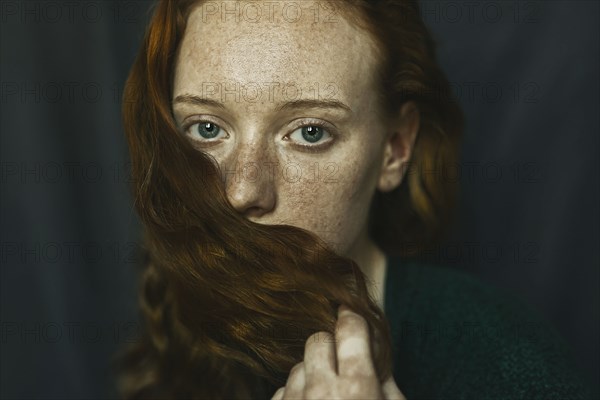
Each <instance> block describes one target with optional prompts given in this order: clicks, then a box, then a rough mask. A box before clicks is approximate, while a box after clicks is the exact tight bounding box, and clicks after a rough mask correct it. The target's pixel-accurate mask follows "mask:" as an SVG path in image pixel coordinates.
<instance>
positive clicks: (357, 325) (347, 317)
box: [271, 305, 406, 400]
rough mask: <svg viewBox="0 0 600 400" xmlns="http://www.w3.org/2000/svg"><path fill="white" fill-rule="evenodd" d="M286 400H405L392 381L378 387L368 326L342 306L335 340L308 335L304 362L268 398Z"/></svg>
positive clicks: (391, 379)
mask: <svg viewBox="0 0 600 400" xmlns="http://www.w3.org/2000/svg"><path fill="white" fill-rule="evenodd" d="M336 360H337V366H338V367H337V371H336ZM288 399H360V400H365V399H374V400H406V398H405V397H404V395H403V394H402V392H400V389H398V386H396V382H395V381H394V378H393V377H390V378H389V379H388V380H387V381H385V382H384V383H383V385H382V384H380V383H379V380H378V378H377V374H376V373H375V367H374V365H373V359H372V356H371V348H370V341H369V329H368V325H367V322H366V321H365V319H364V318H363V317H361V316H360V315H358V314H356V313H354V312H352V311H351V310H350V309H349V308H348V307H346V306H343V305H342V306H340V308H339V310H338V321H337V324H336V330H335V340H334V338H333V336H332V335H331V334H330V333H328V332H317V333H315V334H313V335H311V336H310V337H309V338H308V340H307V341H306V345H305V348H304V361H302V362H300V363H298V364H296V365H295V366H294V367H293V368H292V370H291V371H290V375H289V376H288V380H287V382H286V384H285V386H284V387H281V388H279V389H278V390H277V392H275V394H274V395H273V397H272V398H271V400H288Z"/></svg>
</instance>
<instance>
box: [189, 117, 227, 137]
mask: <svg viewBox="0 0 600 400" xmlns="http://www.w3.org/2000/svg"><path fill="white" fill-rule="evenodd" d="M188 130H189V132H190V135H192V136H194V137H195V136H197V135H199V136H200V137H201V138H203V139H214V138H215V137H217V135H218V134H219V133H220V132H221V127H219V125H217V124H213V123H212V122H208V121H207V122H199V123H196V124H193V125H191V126H190V127H189V128H188Z"/></svg>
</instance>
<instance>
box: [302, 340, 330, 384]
mask: <svg viewBox="0 0 600 400" xmlns="http://www.w3.org/2000/svg"><path fill="white" fill-rule="evenodd" d="M304 371H305V374H306V376H305V378H306V381H307V382H313V383H315V382H318V381H319V380H322V379H327V378H329V377H331V376H335V375H336V373H337V372H336V366H335V341H334V337H333V335H332V334H331V333H329V332H317V333H315V334H313V335H311V336H310V337H309V338H308V340H307V341H306V345H305V347H304Z"/></svg>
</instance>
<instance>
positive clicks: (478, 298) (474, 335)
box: [384, 257, 593, 400]
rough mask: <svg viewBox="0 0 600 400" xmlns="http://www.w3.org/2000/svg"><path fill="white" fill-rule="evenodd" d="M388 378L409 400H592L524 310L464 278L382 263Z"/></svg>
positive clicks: (569, 358) (546, 330) (544, 327)
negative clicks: (391, 374)
mask: <svg viewBox="0 0 600 400" xmlns="http://www.w3.org/2000/svg"><path fill="white" fill-rule="evenodd" d="M387 262H388V264H387V266H388V267H387V272H386V280H385V293H384V296H385V303H384V309H385V314H386V316H387V318H388V320H389V322H390V328H391V332H392V339H393V343H392V347H393V360H394V366H393V367H394V378H395V380H396V383H397V384H398V387H399V388H400V390H401V391H402V393H403V394H404V395H405V396H406V398H407V399H408V400H417V399H503V400H505V399H544V400H549V399H585V400H589V399H592V398H593V397H592V396H593V395H592V391H591V389H590V388H589V387H588V386H587V383H585V382H584V380H583V379H582V378H581V375H580V373H579V371H578V370H577V368H576V367H575V365H574V362H573V355H572V353H571V351H570V347H569V346H568V345H567V343H566V342H565V341H564V339H563V338H562V337H561V336H560V335H559V334H558V332H557V331H556V330H555V329H554V328H553V327H552V325H551V324H550V323H549V322H548V321H547V320H545V319H544V318H543V317H542V316H541V315H540V314H539V313H538V312H537V311H536V310H534V309H533V308H532V307H531V306H528V305H526V304H525V303H524V302H522V301H520V300H519V299H518V298H517V297H515V296H514V295H512V294H509V293H508V292H505V291H503V290H501V289H499V288H495V287H492V286H491V285H488V284H486V283H484V282H482V281H480V280H478V279H477V278H475V277H474V276H471V275H469V274H468V273H466V272H462V271H458V270H456V269H451V268H448V267H442V266H437V265H427V264H422V263H417V262H410V261H405V260H400V259H399V258H397V257H388V258H387Z"/></svg>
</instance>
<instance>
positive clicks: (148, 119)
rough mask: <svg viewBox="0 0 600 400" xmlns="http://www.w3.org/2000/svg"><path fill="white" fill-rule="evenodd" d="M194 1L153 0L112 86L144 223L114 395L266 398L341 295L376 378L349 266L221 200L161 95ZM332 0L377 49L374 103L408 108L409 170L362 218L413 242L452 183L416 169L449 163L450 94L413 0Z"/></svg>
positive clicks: (368, 305)
mask: <svg viewBox="0 0 600 400" xmlns="http://www.w3.org/2000/svg"><path fill="white" fill-rule="evenodd" d="M196 3H197V1H184V0H180V1H177V0H163V1H160V2H159V3H158V5H157V7H156V9H155V11H154V15H153V17H152V20H151V22H150V25H149V27H148V30H147V33H146V36H145V39H144V41H143V44H142V46H141V49H140V51H139V54H138V56H137V58H136V60H135V63H134V65H133V67H132V69H131V72H130V75H129V78H128V80H127V83H126V87H125V92H124V98H123V120H124V127H125V133H126V136H127V140H128V144H129V150H130V156H131V162H132V178H133V179H132V181H133V193H134V199H135V207H136V210H137V212H138V214H139V216H140V218H141V220H142V222H143V225H144V228H145V237H144V243H145V248H146V259H145V262H144V270H143V273H142V276H141V287H140V289H141V290H140V307H141V310H142V313H143V316H144V319H145V322H146V329H145V334H144V336H143V338H142V339H141V340H140V341H139V342H138V343H136V344H135V345H134V346H132V347H131V348H128V349H127V350H126V352H125V353H124V354H123V356H122V357H121V364H120V365H121V376H120V378H121V380H120V388H121V391H122V394H123V396H124V397H125V398H128V399H134V398H146V397H167V398H182V397H186V398H190V397H191V398H225V397H228V398H247V397H269V396H271V395H272V394H273V393H274V390H275V389H276V388H277V387H279V386H283V385H284V384H285V379H286V377H287V374H288V373H289V370H290V369H291V367H292V366H293V365H295V364H296V363H298V362H300V361H301V360H302V358H303V351H304V345H305V341H306V339H307V338H308V337H309V336H310V335H311V334H312V333H314V332H317V331H328V332H331V333H333V332H334V328H335V323H336V312H337V307H338V306H339V305H340V304H346V305H347V306H348V307H350V308H351V309H353V310H354V311H355V312H357V313H359V314H360V315H362V316H363V317H364V318H365V319H366V320H367V322H368V323H369V327H370V334H371V338H372V354H373V358H374V363H375V367H376V371H377V373H378V377H379V379H380V380H381V381H382V382H383V381H384V380H385V379H387V378H388V377H389V376H390V374H391V370H392V361H391V358H390V355H391V343H390V332H389V326H388V323H387V321H386V319H385V316H384V315H383V312H382V310H381V309H379V307H377V305H376V304H375V303H374V302H373V300H372V299H371V298H370V297H369V294H368V291H367V287H366V283H365V277H364V275H363V273H362V271H361V270H360V268H359V266H358V265H357V264H356V263H355V262H354V261H352V260H350V259H348V258H345V257H341V256H339V255H337V254H335V253H334V252H333V251H331V250H330V249H329V248H327V246H326V245H325V243H324V242H323V241H321V239H319V238H318V237H317V236H316V235H314V234H312V233H310V232H307V231H305V230H302V229H299V228H296V227H292V226H287V225H278V226H270V225H261V224H256V223H252V222H250V221H248V220H247V219H246V218H244V217H243V216H241V215H240V214H239V213H238V212H236V210H235V209H233V208H232V206H231V205H230V204H229V202H228V200H227V197H226V194H225V192H224V188H223V185H222V181H221V179H220V176H221V175H220V171H219V170H218V166H216V165H215V164H214V163H213V162H212V161H211V158H210V157H208V156H207V155H206V154H203V153H202V152H200V151H198V150H197V149H194V148H193V147H192V145H191V144H190V143H189V141H188V140H187V139H185V137H183V135H180V134H179V133H178V129H177V127H176V125H175V122H174V119H173V116H172V113H171V105H170V99H171V95H172V75H173V67H174V62H175V56H176V53H177V49H178V46H179V44H180V42H181V39H182V37H183V34H184V31H185V27H186V21H187V17H188V14H189V12H190V9H191V6H192V5H193V4H196ZM336 4H340V2H337V3H336ZM341 4H343V6H344V15H345V16H346V17H347V18H348V19H349V20H351V21H352V22H353V23H357V24H359V25H360V26H362V27H364V28H365V29H367V30H368V31H369V32H370V33H371V34H372V35H373V36H374V38H375V39H376V41H377V43H378V44H379V46H380V48H381V50H382V52H381V54H382V60H381V63H380V67H381V68H380V71H379V73H380V80H379V81H380V84H381V89H380V94H381V96H382V99H384V105H385V111H386V113H387V114H390V115H391V114H392V113H393V112H394V110H397V109H398V107H399V105H400V104H402V103H403V102H405V101H408V100H413V101H415V102H416V103H417V105H418V107H419V111H420V113H421V121H422V122H421V128H420V131H419V133H418V139H417V142H416V145H415V150H414V156H413V157H414V161H413V162H414V163H415V164H413V165H416V166H417V170H416V173H414V174H409V176H408V180H407V182H405V183H404V184H402V185H401V186H400V187H399V188H398V189H397V190H395V191H393V192H391V193H387V194H385V195H382V194H379V193H378V194H377V196H376V198H375V201H374V203H377V204H374V205H375V206H377V205H378V206H377V207H374V209H373V213H372V215H371V219H370V221H371V235H372V237H373V238H374V239H375V241H376V242H377V243H378V244H379V245H380V246H381V247H382V248H383V249H384V251H386V252H387V253H391V252H392V251H393V249H394V246H397V245H398V244H400V243H401V242H399V241H398V240H400V241H402V240H406V239H408V240H417V239H418V240H419V241H421V242H423V243H425V241H427V240H429V239H431V238H432V237H434V236H436V234H437V233H438V232H439V230H440V227H442V226H443V225H444V224H445V221H446V215H447V214H448V210H449V209H450V208H449V207H448V204H449V203H448V201H449V199H450V198H451V197H452V193H453V190H454V188H453V187H452V186H451V185H449V184H446V183H444V182H439V181H437V182H436V181H434V180H433V179H430V178H431V176H429V177H428V176H424V175H422V174H419V168H421V167H422V166H427V167H428V168H434V169H435V168H439V167H443V166H444V165H446V164H448V163H451V162H454V160H455V157H456V147H457V146H456V144H457V143H458V136H459V133H460V129H461V123H462V120H461V114H460V110H459V109H458V107H457V106H456V104H455V103H453V102H451V101H441V100H440V98H439V97H438V96H433V93H438V94H439V93H442V94H444V95H446V99H448V98H449V96H447V95H448V94H449V85H448V83H447V81H446V79H445V77H444V75H443V73H442V72H441V71H440V70H439V68H438V66H437V64H436V62H435V58H434V52H433V43H432V41H431V38H430V36H429V33H428V32H427V29H426V28H425V26H424V25H423V22H422V20H421V18H420V16H419V12H418V6H417V3H416V2H415V1H371V2H366V1H344V2H342V3H341ZM390 216H391V217H390ZM400 228H401V229H400ZM395 229H396V230H398V231H400V232H402V236H400V237H398V236H397V232H396V230H395ZM391 238H394V239H395V241H393V240H392V239H391Z"/></svg>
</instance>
